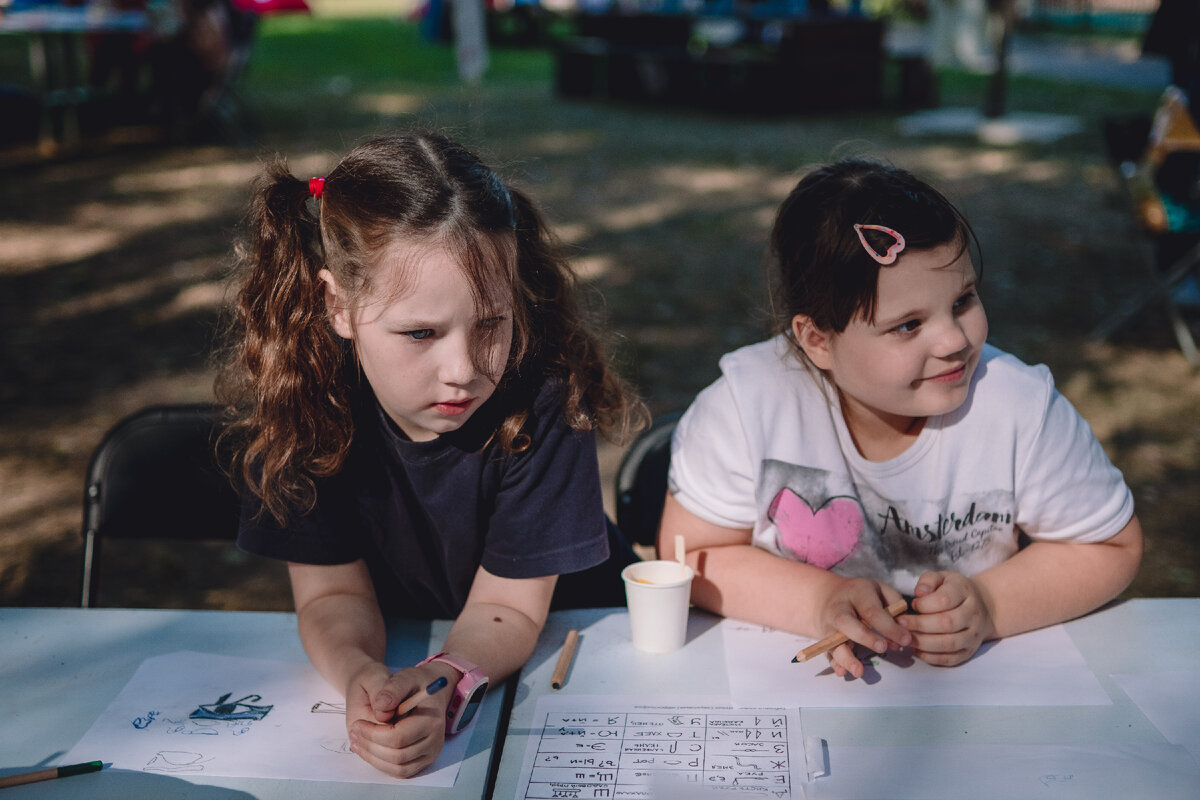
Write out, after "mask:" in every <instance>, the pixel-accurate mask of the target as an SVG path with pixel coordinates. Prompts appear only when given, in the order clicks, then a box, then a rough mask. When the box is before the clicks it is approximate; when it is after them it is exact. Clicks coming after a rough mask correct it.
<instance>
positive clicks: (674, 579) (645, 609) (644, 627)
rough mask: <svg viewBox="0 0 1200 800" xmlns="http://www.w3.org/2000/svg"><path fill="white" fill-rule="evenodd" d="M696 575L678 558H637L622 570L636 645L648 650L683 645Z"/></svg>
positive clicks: (638, 647) (651, 651) (676, 648)
mask: <svg viewBox="0 0 1200 800" xmlns="http://www.w3.org/2000/svg"><path fill="white" fill-rule="evenodd" d="M694 574H695V573H694V572H692V568H691V567H689V566H687V565H686V564H680V563H679V562H678V561H637V562H634V563H633V564H630V565H629V566H627V567H625V569H623V570H621V578H622V579H623V580H624V581H625V600H626V602H627V604H628V605H629V625H630V628H631V629H632V631H633V646H634V647H636V648H637V649H638V650H641V651H643V652H646V653H670V652H671V651H672V650H678V649H679V648H681V647H683V643H684V640H685V639H686V638H687V622H688V604H689V602H690V601H691V595H692V576H693V575H694Z"/></svg>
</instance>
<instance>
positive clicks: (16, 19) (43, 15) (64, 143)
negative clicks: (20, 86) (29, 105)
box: [0, 3, 151, 153]
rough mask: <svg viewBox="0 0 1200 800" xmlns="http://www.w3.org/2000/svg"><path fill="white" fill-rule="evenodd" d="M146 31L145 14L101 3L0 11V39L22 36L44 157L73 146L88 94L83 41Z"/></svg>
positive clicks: (40, 145) (39, 146)
mask: <svg viewBox="0 0 1200 800" xmlns="http://www.w3.org/2000/svg"><path fill="white" fill-rule="evenodd" d="M150 29H151V28H150V20H149V18H148V17H147V15H146V12H144V11H137V10H121V9H117V8H113V7H111V6H109V5H108V4H104V3H86V4H84V5H77V6H65V5H50V4H35V5H19V6H17V7H15V8H10V9H7V10H5V11H4V13H3V16H0V35H5V36H19V37H22V38H23V39H24V41H25V42H26V44H27V47H28V52H29V75H30V80H31V82H32V87H31V88H32V90H33V93H34V97H35V99H36V101H37V104H38V107H39V109H40V115H41V118H40V122H39V127H38V149H39V150H41V151H42V152H43V153H49V152H53V151H54V150H55V149H57V148H59V147H62V148H64V149H68V150H70V149H74V148H76V147H78V145H79V140H80V130H79V107H80V106H81V105H82V104H83V103H84V102H85V101H86V100H87V99H88V94H89V80H88V65H87V58H86V55H85V53H84V48H83V44H82V43H83V39H84V37H85V36H87V35H92V34H111V33H119V34H137V33H145V32H148V31H149V30H150ZM56 117H57V118H58V122H57V124H56Z"/></svg>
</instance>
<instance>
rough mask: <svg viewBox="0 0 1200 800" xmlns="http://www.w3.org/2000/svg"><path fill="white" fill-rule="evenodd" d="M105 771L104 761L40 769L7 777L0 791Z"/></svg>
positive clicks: (0, 786) (1, 782)
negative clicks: (8, 787)
mask: <svg viewBox="0 0 1200 800" xmlns="http://www.w3.org/2000/svg"><path fill="white" fill-rule="evenodd" d="M102 769H104V762H103V761H89V762H87V763H86V764H71V765H70V766H67V767H53V768H51V769H40V770H38V771H37V772H24V773H22V774H20V775H5V776H4V777H3V778H0V789H3V788H4V787H6V786H21V785H23V784H26V783H37V782H38V781H52V780H54V779H55V778H69V777H71V776H72V775H82V774H84V773H85V772H99V771H100V770H102Z"/></svg>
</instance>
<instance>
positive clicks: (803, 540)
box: [767, 487, 864, 569]
mask: <svg viewBox="0 0 1200 800" xmlns="http://www.w3.org/2000/svg"><path fill="white" fill-rule="evenodd" d="M767 518H768V519H770V520H771V521H772V522H774V523H775V527H776V528H777V529H778V530H779V540H780V543H781V544H782V545H783V547H784V548H785V549H786V550H787V551H788V552H790V553H791V554H792V555H793V556H795V557H796V558H797V559H798V560H800V561H803V562H805V563H807V564H812V565H813V566H814V567H820V568H821V569H829V568H831V567H833V566H835V565H837V564H840V563H841V562H842V561H843V560H845V558H846V557H847V556H849V555H850V554H851V553H853V552H854V550H855V548H856V547H858V541H859V537H860V536H861V535H862V530H863V524H864V519H863V510H862V506H860V505H859V503H858V501H857V500H855V499H854V498H853V497H831V498H830V499H828V500H826V501H825V502H824V504H822V506H821V507H820V508H818V509H817V510H816V511H814V510H813V508H812V506H810V505H809V504H808V502H807V501H806V500H805V499H804V498H803V497H800V496H799V495H798V494H796V493H795V492H793V491H792V490H791V489H788V488H786V487H785V488H783V489H780V490H779V494H777V495H775V499H774V500H773V501H771V507H770V509H768V511H767Z"/></svg>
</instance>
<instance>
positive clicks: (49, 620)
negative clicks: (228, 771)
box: [0, 608, 507, 800]
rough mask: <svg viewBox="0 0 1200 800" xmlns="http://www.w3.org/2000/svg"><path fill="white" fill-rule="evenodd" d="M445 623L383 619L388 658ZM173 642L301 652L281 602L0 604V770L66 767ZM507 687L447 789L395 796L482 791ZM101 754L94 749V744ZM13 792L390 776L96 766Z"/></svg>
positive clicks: (294, 785) (282, 788) (295, 796)
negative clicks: (183, 772)
mask: <svg viewBox="0 0 1200 800" xmlns="http://www.w3.org/2000/svg"><path fill="white" fill-rule="evenodd" d="M449 628H450V623H449V622H444V621H438V622H432V623H428V622H426V623H420V622H410V621H405V622H398V623H393V624H392V625H390V626H389V631H388V633H389V635H388V660H389V663H393V664H405V663H416V662H417V661H419V660H420V659H421V658H424V657H425V656H426V655H428V654H429V652H430V650H429V648H430V645H431V644H434V645H438V644H440V643H441V641H442V640H443V639H444V638H445V635H446V633H447V632H448V631H449ZM178 650H199V651H203V652H208V653H217V654H223V655H233V656H246V657H252V658H266V659H275V660H281V661H300V662H303V661H305V660H306V657H305V654H304V650H303V648H302V647H301V644H300V638H299V635H298V634H297V632H296V617H295V615H294V614H290V613H263V612H234V611H165V610H140V609H132V610H131V609H75V608H51V609H36V608H0V775H7V774H14V773H19V772H27V771H32V770H36V769H43V768H46V767H51V766H63V762H62V761H61V757H62V756H63V755H64V754H65V753H66V752H67V751H68V750H70V748H71V747H72V746H73V745H74V744H75V743H76V742H77V741H78V740H79V739H80V738H81V737H82V736H83V734H84V733H86V732H87V730H88V728H90V727H91V725H92V723H93V722H94V721H95V720H96V719H97V718H98V717H99V716H100V715H101V713H102V712H103V711H104V710H105V709H106V708H107V707H108V704H109V703H110V702H111V701H112V699H113V698H114V697H115V696H116V695H117V693H118V692H120V691H121V689H122V688H123V687H124V686H125V684H126V683H127V682H128V681H129V679H130V677H131V676H132V675H133V673H134V672H135V670H136V669H137V667H138V666H139V665H140V664H141V663H142V661H144V660H145V659H146V658H148V657H150V656H154V655H160V654H165V653H171V652H175V651H178ZM506 692H507V688H506V687H498V688H496V689H495V690H493V691H491V692H489V694H488V697H487V699H486V700H485V701H484V704H483V706H482V708H481V709H480V711H479V713H478V717H477V720H478V721H477V722H476V724H475V726H474V728H473V732H472V734H471V736H472V739H471V742H470V745H469V746H468V751H467V752H468V755H467V757H466V759H465V760H464V761H463V763H462V767H461V769H460V771H459V774H458V779H457V781H456V783H455V785H454V787H453V788H451V789H434V788H428V787H413V786H408V787H404V789H403V797H404V798H406V800H407V799H408V798H414V800H427V799H429V798H437V799H438V800H450V799H451V798H453V800H459V798H472V797H484V796H485V794H486V791H487V782H488V772H489V767H490V764H491V760H492V745H493V742H494V741H495V737H496V735H497V730H498V728H499V725H500V719H501V709H502V707H503V706H504V696H505V694H506ZM97 758H101V759H102V758H103V754H102V753H99V754H97ZM3 792H4V800H21V798H51V797H54V798H58V797H63V798H68V797H69V798H78V797H87V798H89V800H101V799H102V798H112V799H113V800H130V798H155V800H157V799H158V798H165V797H170V798H201V799H202V800H248V799H249V798H261V799H262V800H306V798H329V797H347V796H351V795H352V796H353V797H355V798H365V799H366V800H370V798H385V797H387V798H395V797H397V795H398V788H397V787H396V786H391V785H385V784H354V785H353V786H347V785H345V784H331V783H322V782H314V781H281V780H267V779H262V778H255V779H250V778H211V777H209V778H203V779H198V778H192V779H189V780H188V781H184V780H180V779H178V778H173V777H167V776H164V775H153V774H149V773H135V772H128V771H125V772H122V771H118V770H110V769H106V770H104V771H103V772H100V773H95V774H90V775H79V776H75V777H71V778H65V779H60V780H52V781H45V782H42V783H35V784H28V785H25V786H18V787H13V788H9V789H5V790H3Z"/></svg>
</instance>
